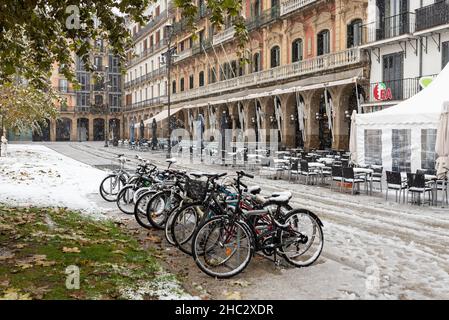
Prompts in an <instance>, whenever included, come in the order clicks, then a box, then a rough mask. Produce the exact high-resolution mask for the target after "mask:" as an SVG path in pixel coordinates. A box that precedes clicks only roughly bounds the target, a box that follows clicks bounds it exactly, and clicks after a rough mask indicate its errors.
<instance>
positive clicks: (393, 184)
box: [385, 171, 407, 203]
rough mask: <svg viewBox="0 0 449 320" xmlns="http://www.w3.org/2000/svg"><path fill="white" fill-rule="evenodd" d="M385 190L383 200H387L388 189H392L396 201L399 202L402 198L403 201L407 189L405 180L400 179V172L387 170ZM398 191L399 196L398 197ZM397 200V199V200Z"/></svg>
mask: <svg viewBox="0 0 449 320" xmlns="http://www.w3.org/2000/svg"><path fill="white" fill-rule="evenodd" d="M386 174H387V192H386V195H385V200H388V190H394V191H395V192H396V202H399V203H400V202H401V194H402V193H403V194H402V198H403V200H404V201H405V192H406V190H407V182H406V181H404V180H402V176H401V173H400V172H394V171H387V173H386ZM398 193H399V198H398ZM398 200H399V201H398Z"/></svg>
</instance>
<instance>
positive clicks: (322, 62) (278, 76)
mask: <svg viewBox="0 0 449 320" xmlns="http://www.w3.org/2000/svg"><path fill="white" fill-rule="evenodd" d="M360 62H363V56H362V54H361V51H360V49H359V48H352V49H347V50H343V51H339V52H335V53H330V54H326V55H322V56H319V57H316V58H312V59H307V60H302V61H298V62H295V63H292V64H288V65H284V66H279V67H276V68H272V69H268V70H263V71H259V72H255V73H250V74H247V75H243V76H240V77H236V78H232V79H228V80H224V81H219V82H215V83H211V84H209V85H206V86H203V87H199V88H195V89H190V90H186V91H183V92H178V93H176V94H174V95H173V96H172V100H173V101H182V100H187V99H194V98H198V97H202V96H207V95H212V94H217V93H222V92H226V91H232V90H238V89H242V88H245V87H250V86H255V85H259V84H263V83H268V82H276V81H280V80H284V79H288V78H293V77H298V76H302V75H306V74H312V73H317V72H323V71H327V70H332V69H335V68H340V67H344V66H348V65H353V64H357V63H360Z"/></svg>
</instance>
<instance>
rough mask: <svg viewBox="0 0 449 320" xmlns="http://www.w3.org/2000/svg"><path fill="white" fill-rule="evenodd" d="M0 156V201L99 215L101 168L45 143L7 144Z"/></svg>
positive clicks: (101, 210)
mask: <svg viewBox="0 0 449 320" xmlns="http://www.w3.org/2000/svg"><path fill="white" fill-rule="evenodd" d="M8 152H9V155H8V157H1V158H0V203H6V204H8V205H19V206H26V205H33V206H51V207H55V206H56V207H67V208H69V209H73V210H80V211H85V212H89V213H95V214H99V213H100V212H105V211H109V210H110V208H108V207H107V204H106V203H105V206H104V207H100V206H99V203H100V202H99V201H98V199H96V198H98V197H99V196H98V186H99V184H100V182H101V180H102V179H103V178H104V177H105V176H106V173H105V172H104V171H101V170H98V169H95V168H93V167H91V166H88V165H86V164H83V163H81V162H78V161H76V160H73V159H71V158H69V157H66V156H64V155H61V154H60V153H57V152H55V151H53V150H51V149H49V148H47V147H45V146H41V145H23V144H11V145H9V149H8Z"/></svg>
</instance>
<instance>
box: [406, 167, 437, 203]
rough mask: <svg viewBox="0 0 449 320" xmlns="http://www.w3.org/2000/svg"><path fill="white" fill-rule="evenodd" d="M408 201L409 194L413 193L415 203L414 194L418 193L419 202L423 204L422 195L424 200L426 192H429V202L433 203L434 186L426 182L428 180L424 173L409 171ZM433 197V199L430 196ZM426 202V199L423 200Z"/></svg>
mask: <svg viewBox="0 0 449 320" xmlns="http://www.w3.org/2000/svg"><path fill="white" fill-rule="evenodd" d="M407 185H408V189H407V202H408V195H409V193H410V192H411V193H412V195H413V196H412V201H413V203H414V195H415V194H417V195H418V204H419V205H420V204H421V195H423V200H424V199H425V194H426V192H428V193H429V203H430V202H431V201H432V203H433V192H432V188H431V187H429V186H428V185H427V184H426V180H425V177H424V174H423V173H407ZM431 197H432V200H430V198H431ZM423 203H424V201H423Z"/></svg>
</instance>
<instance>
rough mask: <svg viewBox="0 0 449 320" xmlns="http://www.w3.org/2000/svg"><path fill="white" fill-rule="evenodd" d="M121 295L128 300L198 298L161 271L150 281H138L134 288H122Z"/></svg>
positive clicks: (172, 277)
mask: <svg viewBox="0 0 449 320" xmlns="http://www.w3.org/2000/svg"><path fill="white" fill-rule="evenodd" d="M120 293H121V294H122V296H123V297H124V298H126V299H130V300H143V299H145V298H153V299H158V300H199V297H196V296H191V295H190V294H188V293H186V292H185V291H184V290H183V289H182V287H181V285H180V284H179V282H178V281H177V280H176V279H175V278H174V276H172V275H170V274H167V273H161V274H160V275H159V276H158V277H157V278H156V279H154V280H152V281H145V282H141V283H138V284H137V286H136V288H123V289H121V290H120Z"/></svg>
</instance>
